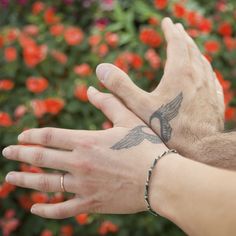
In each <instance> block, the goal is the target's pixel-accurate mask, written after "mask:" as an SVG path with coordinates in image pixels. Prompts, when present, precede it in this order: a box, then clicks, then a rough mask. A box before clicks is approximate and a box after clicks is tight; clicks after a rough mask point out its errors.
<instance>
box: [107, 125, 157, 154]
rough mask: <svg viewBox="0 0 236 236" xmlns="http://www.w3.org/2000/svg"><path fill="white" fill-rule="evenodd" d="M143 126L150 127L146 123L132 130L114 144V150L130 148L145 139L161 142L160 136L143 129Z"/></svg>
mask: <svg viewBox="0 0 236 236" xmlns="http://www.w3.org/2000/svg"><path fill="white" fill-rule="evenodd" d="M143 128H148V127H147V126H146V125H140V126H137V127H135V128H134V129H132V130H130V132H129V133H128V134H127V135H126V136H125V137H124V138H123V139H121V140H120V141H119V142H118V143H116V144H115V145H113V146H112V147H111V149H113V150H121V149H128V148H131V147H134V146H137V145H139V144H141V143H142V142H143V141H144V140H145V139H146V140H148V141H149V142H151V143H160V142H161V140H160V138H159V137H158V136H157V135H154V134H148V133H146V132H144V131H143Z"/></svg>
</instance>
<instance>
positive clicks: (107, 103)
mask: <svg viewBox="0 0 236 236" xmlns="http://www.w3.org/2000/svg"><path fill="white" fill-rule="evenodd" d="M88 98H89V101H90V102H91V103H92V104H93V105H94V106H95V107H96V108H98V109H99V110H101V111H102V112H103V113H104V115H105V116H106V117H107V118H108V119H109V120H110V121H111V122H112V123H113V124H114V126H132V125H133V124H134V123H137V122H141V121H140V119H138V118H137V117H136V116H134V115H133V113H131V112H130V110H128V109H127V108H126V107H125V106H124V105H123V104H122V103H121V102H120V101H119V100H118V99H117V98H116V97H115V96H113V95H112V94H108V93H101V92H100V91H98V90H97V89H95V88H93V87H90V88H89V89H88Z"/></svg>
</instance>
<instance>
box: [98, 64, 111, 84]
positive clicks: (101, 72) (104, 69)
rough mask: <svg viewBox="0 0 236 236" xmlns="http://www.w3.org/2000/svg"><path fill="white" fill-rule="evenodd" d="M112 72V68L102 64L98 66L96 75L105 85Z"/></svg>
mask: <svg viewBox="0 0 236 236" xmlns="http://www.w3.org/2000/svg"><path fill="white" fill-rule="evenodd" d="M109 72H110V66H109V65H107V64H100V65H98V66H97V69H96V73H97V76H98V79H99V80H100V81H101V82H102V83H105V82H106V79H107V77H108V74H109Z"/></svg>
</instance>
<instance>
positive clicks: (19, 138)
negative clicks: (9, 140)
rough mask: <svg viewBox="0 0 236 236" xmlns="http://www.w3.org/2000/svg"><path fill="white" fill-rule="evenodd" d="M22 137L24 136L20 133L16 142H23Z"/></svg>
mask: <svg viewBox="0 0 236 236" xmlns="http://www.w3.org/2000/svg"><path fill="white" fill-rule="evenodd" d="M24 137H25V135H24V134H23V133H21V134H20V135H19V136H18V141H20V142H21V141H23V140H24Z"/></svg>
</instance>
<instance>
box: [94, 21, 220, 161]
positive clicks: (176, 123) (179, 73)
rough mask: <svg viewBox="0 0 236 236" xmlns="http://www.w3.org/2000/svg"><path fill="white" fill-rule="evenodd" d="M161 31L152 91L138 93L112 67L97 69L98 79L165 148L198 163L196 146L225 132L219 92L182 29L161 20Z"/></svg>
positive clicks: (132, 84) (121, 74) (125, 75)
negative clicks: (160, 68) (160, 57)
mask: <svg viewBox="0 0 236 236" xmlns="http://www.w3.org/2000/svg"><path fill="white" fill-rule="evenodd" d="M162 29H163V31H164V35H165V38H166V40H167V61H166V65H165V69H164V74H163V77H162V79H161V82H160V84H159V85H158V87H157V88H156V89H155V90H154V91H153V92H151V93H147V92H145V91H143V90H141V89H140V88H138V87H137V86H136V85H135V84H134V83H133V82H132V81H131V79H130V78H129V77H128V75H127V74H126V73H124V72H123V71H122V70H120V69H119V68H117V67H116V66H114V65H112V64H108V63H103V64H100V65H99V66H98V67H97V70H96V72H97V76H98V78H99V79H100V81H101V82H102V83H103V84H104V86H105V87H106V88H107V89H109V90H110V91H111V92H112V93H113V94H114V95H116V96H117V97H119V98H120V99H121V100H122V101H123V102H124V104H125V105H126V106H127V107H128V108H129V109H130V110H131V111H133V112H134V113H135V114H136V115H137V116H139V117H140V118H141V119H142V120H143V121H145V122H146V124H148V125H149V126H150V127H151V128H152V129H153V130H154V131H155V132H156V133H157V134H158V135H159V136H160V137H161V139H162V140H163V141H164V142H165V143H167V145H168V146H169V147H171V148H175V149H177V150H178V151H179V153H180V154H182V155H185V156H188V157H189V158H194V159H196V160H198V158H199V157H198V155H195V151H196V149H197V148H196V147H197V144H198V143H199V142H201V140H202V138H204V137H207V136H210V135H212V134H215V133H217V132H219V131H221V130H223V127H224V101H223V100H224V97H223V92H222V88H221V86H220V84H219V82H218V80H217V79H216V76H215V73H214V72H213V70H212V67H211V65H210V63H209V62H208V60H207V59H206V58H205V57H204V56H203V55H202V54H201V52H200V51H199V49H198V48H197V46H196V44H195V43H194V41H193V40H192V39H191V38H190V36H188V34H187V33H186V32H185V30H184V28H183V26H182V25H181V24H173V22H172V21H171V20H170V19H169V18H165V19H164V20H163V21H162Z"/></svg>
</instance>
